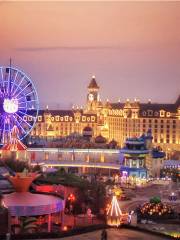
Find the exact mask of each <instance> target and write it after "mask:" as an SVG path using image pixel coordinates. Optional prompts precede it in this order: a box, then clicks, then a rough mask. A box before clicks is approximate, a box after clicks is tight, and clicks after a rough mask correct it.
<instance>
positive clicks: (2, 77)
mask: <svg viewBox="0 0 180 240" xmlns="http://www.w3.org/2000/svg"><path fill="white" fill-rule="evenodd" d="M1 79H2V85H3V88H4V76H3V70H2V68H1Z"/></svg>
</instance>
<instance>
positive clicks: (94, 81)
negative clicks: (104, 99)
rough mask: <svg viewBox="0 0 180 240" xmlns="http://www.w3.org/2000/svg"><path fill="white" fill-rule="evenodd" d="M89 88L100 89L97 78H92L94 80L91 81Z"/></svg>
mask: <svg viewBox="0 0 180 240" xmlns="http://www.w3.org/2000/svg"><path fill="white" fill-rule="evenodd" d="M88 88H95V89H99V86H98V85H97V82H96V77H95V76H92V79H91V82H90V84H89V86H88Z"/></svg>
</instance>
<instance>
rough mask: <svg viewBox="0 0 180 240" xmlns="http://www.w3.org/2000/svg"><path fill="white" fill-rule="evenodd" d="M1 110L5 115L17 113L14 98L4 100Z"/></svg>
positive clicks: (16, 104) (16, 101)
mask: <svg viewBox="0 0 180 240" xmlns="http://www.w3.org/2000/svg"><path fill="white" fill-rule="evenodd" d="M3 109H4V111H5V112H6V113H16V112H17V111H18V100H17V99H14V98H12V99H10V98H5V99H4V102H3Z"/></svg>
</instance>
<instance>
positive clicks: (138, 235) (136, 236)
mask: <svg viewBox="0 0 180 240" xmlns="http://www.w3.org/2000/svg"><path fill="white" fill-rule="evenodd" d="M101 232H102V231H100V230H99V231H94V232H90V233H85V234H81V235H76V236H72V237H66V238H60V239H59V240H100V239H101ZM107 232H108V240H110V239H111V240H144V239H145V240H166V239H169V238H165V237H159V236H155V235H151V234H149V233H143V232H138V231H133V230H129V229H112V228H111V229H108V230H107ZM41 240H42V239H41ZM46 240H47V239H46ZM49 240H53V239H49Z"/></svg>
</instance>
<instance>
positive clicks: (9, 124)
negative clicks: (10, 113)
mask: <svg viewBox="0 0 180 240" xmlns="http://www.w3.org/2000/svg"><path fill="white" fill-rule="evenodd" d="M8 134H9V139H10V143H11V142H12V137H11V123H10V121H9V122H8Z"/></svg>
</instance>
